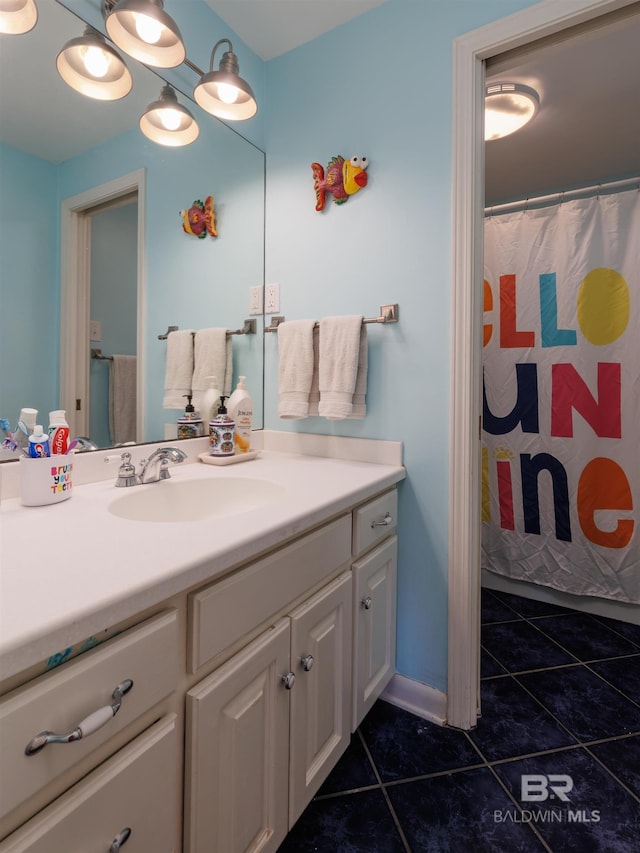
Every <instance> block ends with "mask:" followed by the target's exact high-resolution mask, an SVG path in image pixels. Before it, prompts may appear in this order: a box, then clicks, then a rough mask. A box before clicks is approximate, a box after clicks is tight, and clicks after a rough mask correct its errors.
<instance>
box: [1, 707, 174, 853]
mask: <svg viewBox="0 0 640 853" xmlns="http://www.w3.org/2000/svg"><path fill="white" fill-rule="evenodd" d="M177 743H178V738H177V733H176V718H175V716H174V715H170V716H168V717H167V718H165V719H162V720H160V721H159V722H158V723H156V724H155V725H154V726H152V727H151V728H150V729H148V730H147V731H145V732H144V733H143V734H141V735H139V736H138V737H137V738H136V739H135V740H134V741H132V743H130V744H129V745H128V746H126V747H124V748H123V749H121V750H120V752H117V753H116V754H115V755H114V756H113V757H112V758H110V759H109V760H108V761H107V762H105V763H104V764H102V765H101V766H100V767H99V768H98V769H97V770H94V771H93V773H90V774H89V775H88V776H87V777H86V778H85V779H83V780H82V781H81V782H78V784H77V785H75V786H74V787H73V788H71V789H70V790H69V791H68V792H67V793H66V794H63V795H62V796H61V797H59V798H58V799H57V800H55V801H54V802H53V803H52V804H51V805H50V806H48V807H47V808H46V809H44V810H43V811H42V812H40V814H38V815H36V817H34V818H32V819H31V820H30V821H29V822H28V823H26V824H25V825H24V826H23V827H21V828H20V829H19V830H17V831H16V832H14V833H13V835H10V836H9V837H8V838H6V839H5V840H4V841H3V842H0V851H2V853H106V851H107V850H110V849H113V850H115V849H120V847H121V849H122V850H123V853H124V851H126V853H149V851H151V850H152V851H153V853H174V851H175V850H176V847H175V843H176V835H177V825H178V815H179V811H180V800H179V797H178V784H177V773H176V769H177V760H178V759H177V751H178V750H177ZM118 837H119V838H120V841H121V845H120V847H114V844H116V839H117V838H118Z"/></svg>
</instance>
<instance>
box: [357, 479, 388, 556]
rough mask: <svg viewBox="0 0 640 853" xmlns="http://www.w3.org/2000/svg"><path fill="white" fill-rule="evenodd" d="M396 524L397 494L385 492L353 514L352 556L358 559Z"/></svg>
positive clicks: (383, 537)
mask: <svg viewBox="0 0 640 853" xmlns="http://www.w3.org/2000/svg"><path fill="white" fill-rule="evenodd" d="M397 523H398V493H397V491H396V490H395V489H390V491H388V492H385V493H384V494H383V495H380V497H379V498H375V499H374V500H372V501H369V503H367V504H364V506H361V507H360V508H359V509H357V510H355V511H354V513H353V556H354V557H359V556H360V554H364V553H365V551H368V550H369V549H370V548H373V546H374V545H377V544H378V542H381V541H382V540H383V539H385V538H386V537H387V536H389V534H390V533H393V532H394V531H395V529H396V525H397Z"/></svg>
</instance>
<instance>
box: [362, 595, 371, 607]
mask: <svg viewBox="0 0 640 853" xmlns="http://www.w3.org/2000/svg"><path fill="white" fill-rule="evenodd" d="M372 604H373V599H372V598H371V596H370V595H368V596H367V597H366V598H363V599H362V606H363V607H364V609H365V610H371V605H372Z"/></svg>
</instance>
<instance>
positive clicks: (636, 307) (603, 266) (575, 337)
mask: <svg viewBox="0 0 640 853" xmlns="http://www.w3.org/2000/svg"><path fill="white" fill-rule="evenodd" d="M484 311H485V313H484V388H483V450H482V453H483V500H482V520H483V526H482V565H483V568H485V569H488V570H490V571H493V572H496V573H498V574H501V575H506V576H508V577H511V578H516V579H518V580H525V581H529V582H534V583H538V584H544V585H546V586H549V587H553V588H555V589H558V590H562V591H564V592H570V593H575V594H580V595H593V596H600V597H603V598H610V599H616V600H620V601H627V602H636V603H639V602H640V191H638V189H633V190H629V191H626V192H620V193H617V194H611V195H602V196H600V197H592V198H586V199H578V200H574V201H567V202H563V203H559V204H555V205H553V206H551V207H544V208H540V209H529V210H527V209H524V210H521V211H519V212H516V213H506V214H501V215H496V216H489V217H488V218H487V219H486V220H485V282H484Z"/></svg>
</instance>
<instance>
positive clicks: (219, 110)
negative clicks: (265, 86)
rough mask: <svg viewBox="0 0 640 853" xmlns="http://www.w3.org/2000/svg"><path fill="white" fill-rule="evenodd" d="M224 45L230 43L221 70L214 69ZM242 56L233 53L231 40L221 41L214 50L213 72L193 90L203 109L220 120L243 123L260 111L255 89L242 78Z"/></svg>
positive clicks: (212, 57)
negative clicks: (240, 70)
mask: <svg viewBox="0 0 640 853" xmlns="http://www.w3.org/2000/svg"><path fill="white" fill-rule="evenodd" d="M221 44H228V45H229V50H228V51H226V52H225V53H224V54H223V56H222V59H221V60H220V65H219V67H218V70H217V71H214V70H213V64H214V61H215V55H216V50H217V49H218V48H219V47H220V45H221ZM238 71H239V65H238V57H237V56H236V55H235V53H234V52H233V45H232V44H231V42H230V41H229V39H220V41H218V42H216V44H215V45H214V47H213V50H212V51H211V61H210V63H209V71H208V73H207V74H203V75H202V77H201V78H200V80H199V82H198V84H197V85H196V87H195V89H194V91H193V97H194V98H195V100H196V103H198V104H199V105H200V106H201V107H202V109H203V110H206V112H208V113H210V114H211V115H213V116H217V118H221V119H226V120H228V121H242V120H244V119H248V118H251V117H252V116H254V115H255V114H256V112H257V111H258V104H257V103H256V99H255V95H254V94H253V92H252V91H251V86H250V85H249V84H248V83H247V82H246V80H243V79H242V77H239V76H238Z"/></svg>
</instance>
